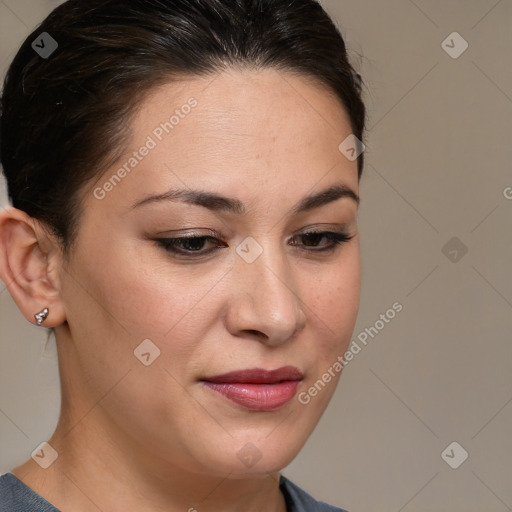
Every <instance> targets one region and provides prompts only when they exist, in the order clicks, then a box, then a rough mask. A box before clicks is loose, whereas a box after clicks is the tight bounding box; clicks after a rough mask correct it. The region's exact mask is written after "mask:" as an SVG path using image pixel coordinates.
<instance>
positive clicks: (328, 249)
mask: <svg viewBox="0 0 512 512" xmlns="http://www.w3.org/2000/svg"><path fill="white" fill-rule="evenodd" d="M131 128H132V137H131V140H130V141H129V144H128V147H127V151H126V153H125V155H124V156H123V157H122V158H121V159H120V160H119V161H118V162H117V163H116V165H114V166H112V167H111V168H110V169H109V170H108V172H106V173H105V174H104V175H103V176H102V177H101V179H99V180H98V181H96V182H95V184H94V185H93V186H91V187H90V188H88V189H87V192H86V193H85V195H84V198H83V206H84V214H83V217H82V219H81V222H80V230H79V236H78V239H77V244H76V246H75V248H74V251H73V253H72V256H71V259H70V260H69V263H68V265H67V267H66V269H65V271H62V273H61V275H60V285H59V286H60V298H61V301H62V304H63V307H64V309H65V312H66V317H67V323H64V324H63V325H61V326H59V327H58V328H57V336H58V339H59V351H60V353H59V357H60V361H61V377H62V380H63V382H64V383H65V386H66V388H65V393H68V395H66V394H65V395H64V397H63V407H66V408H69V411H71V410H77V411H78V410H79V409H80V408H81V409H83V410H84V411H90V409H91V407H93V406H94V405H98V403H99V400H101V404H99V405H100V407H94V408H93V409H92V411H91V412H88V413H87V414H86V415H85V416H84V417H83V418H82V416H79V415H78V413H77V415H76V418H75V420H76V422H79V423H78V425H77V427H78V430H80V429H87V428H89V427H90V428H89V430H92V429H93V427H98V426H99V425H101V427H100V428H99V430H98V428H96V430H95V431H97V432H98V431H101V432H102V435H101V436H98V439H101V440H102V441H101V442H104V443H105V444H109V446H112V445H119V446H122V447H124V448H125V447H126V446H127V443H130V444H131V446H132V447H133V449H134V450H135V451H137V453H144V454H145V455H147V456H150V457H157V458H158V459H160V460H161V461H162V462H163V463H165V464H170V465H171V466H176V467H177V468H181V469H183V470H185V471H192V472H196V473H203V474H215V475H218V474H223V475H227V474H231V476H232V477H233V476H236V475H241V474H246V475H247V474H253V475H265V474H267V473H269V472H274V471H278V470H280V469H282V468H283V467H284V466H286V465H287V464H288V463H289V462H290V461H291V460H292V459H293V457H295V455H296V454H297V452H298V451H299V449H300V448H301V447H302V445H303V444H304V442H305V441H306V439H307V438H308V436H309V435H310V433H311V432H312V430H313V428H314V427H315V425H316V423H317V422H318V420H319V418H320V416H321V414H322V413H323V411H324V409H325V407H326V406H327V403H328V402H329V400H330V398H331V396H332V394H333V392H334V389H335V386H336V383H337V379H338V377H339V371H333V365H334V363H335V362H336V361H338V356H343V354H344V353H345V351H346V348H347V345H348V343H349V341H350V337H351V335H352V331H353V328H354V323H355V320H356V314H357V310H358V303H359V290H360V254H359V239H358V232H357V225H356V215H357V201H356V199H357V194H358V179H357V164H356V162H355V161H351V160H349V159H347V158H346V157H345V156H344V155H343V154H342V153H341V152H340V150H339V149H338V146H339V145H340V143H341V142H342V141H344V140H345V139H346V138H347V136H349V135H350V134H351V128H350V123H349V119H348V116H347V114H346V113H345V111H344V109H343V108H342V107H341V105H340V103H339V102H338V100H337V99H335V97H334V96H333V95H332V94H331V93H329V92H328V91H327V90H325V89H324V88H322V87H320V86H319V85H314V84H312V83H311V82H308V81H307V80H306V79H305V78H303V77H298V76H295V75H292V74H287V73H286V74H282V73H278V72H276V71H271V70H265V71H262V72H256V71H244V72H242V71H230V72H225V73H223V74H219V75H217V76H215V78H214V77H209V78H201V79H200V78H194V79H190V80H184V81H182V82H179V83H174V84H169V85H165V86H162V87H160V88H159V89H157V90H154V91H153V92H152V93H151V94H150V95H149V96H148V97H147V99H146V100H144V102H143V103H142V106H141V108H140V110H139V111H138V114H137V116H136V117H135V118H134V120H133V124H132V126H131ZM123 166H124V167H123ZM120 169H124V172H123V171H122V170H120ZM162 194H168V197H167V198H160V199H159V200H157V199H153V200H148V197H150V196H158V195H162ZM311 231H314V232H322V233H325V232H327V233H328V234H327V235H322V234H320V235H319V234H316V235H315V234H311ZM308 233H309V234H308ZM329 233H330V234H329ZM185 237H194V238H193V239H192V240H188V241H187V240H181V241H180V240H176V239H178V238H185ZM350 237H351V238H350ZM348 238H350V239H348ZM157 239H174V241H171V242H167V245H166V244H165V242H162V243H161V244H160V243H158V242H157V241H156V240H157ZM335 240H338V241H339V242H340V243H336V242H335ZM50 314H51V312H50ZM290 367H292V368H293V369H292V368H290ZM281 368H284V370H282V371H281V372H274V373H266V372H265V370H266V371H267V372H270V371H272V370H277V369H281ZM329 369H331V371H330V375H331V378H330V379H328V378H325V377H324V380H323V381H322V382H323V385H319V384H318V383H317V387H316V389H317V392H316V393H315V392H313V393H312V395H311V394H309V393H308V390H309V389H310V388H311V387H312V386H314V385H315V382H317V381H318V380H319V379H320V380H321V379H322V376H323V375H324V376H325V373H326V372H328V370H329ZM246 370H257V371H249V372H247V371H246ZM232 372H237V373H235V374H232ZM228 373H229V374H231V375H229V376H225V374H228ZM223 375H224V377H223ZM328 380H330V382H327V381H328ZM279 381H281V382H280V383H279ZM66 389H67V391H66ZM306 395H308V396H309V397H310V400H307V399H306V398H305V397H306ZM299 397H302V400H300V399H299ZM305 402H307V403H305ZM70 414H71V412H70ZM78 430H77V432H78ZM98 442H100V441H98Z"/></svg>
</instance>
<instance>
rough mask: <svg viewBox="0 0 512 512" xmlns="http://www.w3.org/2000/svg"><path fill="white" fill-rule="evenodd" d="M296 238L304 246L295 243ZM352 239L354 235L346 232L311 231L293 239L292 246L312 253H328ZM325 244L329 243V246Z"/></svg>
mask: <svg viewBox="0 0 512 512" xmlns="http://www.w3.org/2000/svg"><path fill="white" fill-rule="evenodd" d="M296 238H299V239H302V244H300V243H297V242H296V241H294V240H295V239H296ZM352 238H354V235H349V234H348V233H346V232H336V231H309V232H307V233H301V234H299V235H296V236H295V237H294V238H292V241H291V242H290V245H295V246H302V248H303V250H305V251H310V252H327V251H333V250H334V249H336V247H337V246H338V245H341V244H343V243H346V242H348V241H349V240H352ZM322 241H323V242H324V243H322ZM325 242H328V243H327V245H326V244H325Z"/></svg>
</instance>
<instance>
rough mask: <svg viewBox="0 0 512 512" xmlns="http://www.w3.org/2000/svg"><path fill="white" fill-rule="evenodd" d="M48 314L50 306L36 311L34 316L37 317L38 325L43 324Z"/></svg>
mask: <svg viewBox="0 0 512 512" xmlns="http://www.w3.org/2000/svg"><path fill="white" fill-rule="evenodd" d="M47 316H48V308H44V309H43V310H42V311H41V312H40V313H36V314H35V315H34V318H35V319H36V322H37V325H41V324H42V323H43V322H44V321H45V320H46V317H47Z"/></svg>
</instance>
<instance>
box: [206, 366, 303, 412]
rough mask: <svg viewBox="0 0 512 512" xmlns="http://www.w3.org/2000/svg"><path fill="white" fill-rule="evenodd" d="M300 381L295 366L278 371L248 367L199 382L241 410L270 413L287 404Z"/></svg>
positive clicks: (300, 378) (299, 374)
mask: <svg viewBox="0 0 512 512" xmlns="http://www.w3.org/2000/svg"><path fill="white" fill-rule="evenodd" d="M302 379H303V375H302V372H301V371H300V370H299V369H298V368H295V367H294V366H284V367H282V368H278V369H277V370H265V369H262V368H251V369H246V370H237V371H234V372H229V373H225V374H223V375H215V376H212V377H207V378H204V379H201V381H202V382H203V384H204V386H206V387H207V388H209V389H211V390H212V391H215V392H216V393H218V394H220V395H222V396H224V397H225V398H227V399H228V400H230V401H232V402H234V403H236V404H237V405H239V406H241V407H243V408H244V409H249V410H252V411H273V410H276V409H279V408H280V407H282V406H284V405H285V404H286V403H288V402H289V401H290V400H291V399H292V398H293V397H294V396H295V394H296V392H297V388H298V386H299V384H300V382H301V381H302Z"/></svg>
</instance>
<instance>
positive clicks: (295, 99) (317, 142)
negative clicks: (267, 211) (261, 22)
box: [100, 69, 358, 201]
mask: <svg viewBox="0 0 512 512" xmlns="http://www.w3.org/2000/svg"><path fill="white" fill-rule="evenodd" d="M130 129H131V137H130V140H129V143H128V146H127V151H126V153H125V154H124V155H123V156H122V157H121V159H120V160H119V161H118V162H117V163H116V164H115V165H114V166H113V167H112V168H111V169H109V171H108V172H107V173H105V174H104V176H103V177H102V180H103V181H105V180H108V179H109V177H110V176H111V175H112V174H113V173H115V172H116V171H117V170H118V169H119V168H121V167H124V169H125V171H126V172H122V174H123V179H122V182H121V183H119V184H118V185H116V187H115V188H116V190H114V191H113V193H112V194H111V196H110V198H112V197H114V196H115V194H116V193H117V192H118V191H119V189H121V188H122V190H123V194H122V197H124V198H126V199H127V200H129V201H135V200H136V199H137V197H138V196H140V195H143V194H145V193H155V192H163V191H165V190H167V189H169V188H172V187H176V188H183V187H191V188H198V186H201V187H203V188H205V187H206V188H212V187H213V188H214V189H216V190H217V191H222V192H224V193H231V194H232V195H239V192H240V190H241V189H243V190H244V191H245V194H246V196H247V197H250V193H251V192H257V190H256V188H255V187H262V190H263V189H264V191H265V193H266V194H267V195H268V194H270V195H273V193H274V192H276V193H277V192H279V193H282V192H283V187H286V190H288V191H289V192H290V193H293V191H294V190H295V189H297V194H299V193H302V192H301V191H302V190H304V189H306V190H308V189H311V187H313V186H314V184H315V183H316V182H318V181H319V180H320V179H322V178H323V177H324V176H326V175H327V174H329V173H330V174H333V170H334V173H335V174H336V175H337V177H338V178H342V181H344V182H345V183H346V184H347V185H349V186H351V187H352V188H353V189H354V190H356V189H357V181H358V180H357V164H356V162H349V161H348V160H347V159H346V158H345V157H344V156H343V155H342V154H341V153H340V151H339V149H338V146H339V145H340V143H341V142H342V141H343V140H344V139H345V138H346V137H347V136H348V135H350V133H351V127H350V120H349V117H348V115H347V113H346V111H345V109H344V108H343V107H342V106H341V103H340V101H339V100H338V98H337V97H336V96H335V95H334V93H332V92H331V91H330V90H329V89H328V88H326V87H324V86H321V85H319V84H318V83H316V82H314V81H310V80H308V79H307V78H305V77H303V76H298V75H294V74H291V73H284V72H280V71H276V70H270V69H266V70H263V71H262V70H260V71H254V70H244V71H240V70H236V71H235V70H231V71H227V72H224V73H221V74H218V75H212V76H208V77H201V78H198V77H194V78H185V79H181V80H179V81H177V82H172V83H166V84H164V85H161V86H159V87H158V88H155V89H154V90H153V91H151V92H150V93H149V94H148V95H147V97H146V98H145V99H144V100H143V101H142V102H141V104H140V106H139V109H138V112H137V114H136V116H134V118H133V120H132V122H131V126H130ZM101 183H102V182H100V185H101Z"/></svg>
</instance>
